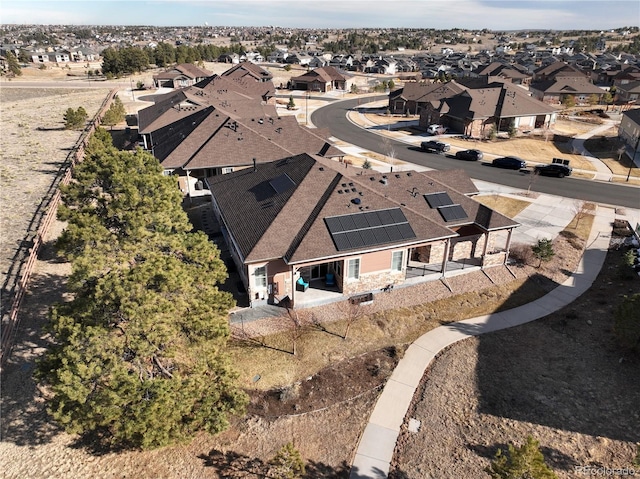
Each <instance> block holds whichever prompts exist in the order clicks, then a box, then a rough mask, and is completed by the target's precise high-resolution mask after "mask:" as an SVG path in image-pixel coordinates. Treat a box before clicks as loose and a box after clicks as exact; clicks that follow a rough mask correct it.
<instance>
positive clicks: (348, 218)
mask: <svg viewBox="0 0 640 479" xmlns="http://www.w3.org/2000/svg"><path fill="white" fill-rule="evenodd" d="M352 216H353V215H344V216H340V217H339V218H340V224H341V225H342V231H352V230H356V229H358V228H356V224H355V223H354V221H353V218H352Z"/></svg>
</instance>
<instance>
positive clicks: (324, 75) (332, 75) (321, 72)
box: [291, 66, 347, 83]
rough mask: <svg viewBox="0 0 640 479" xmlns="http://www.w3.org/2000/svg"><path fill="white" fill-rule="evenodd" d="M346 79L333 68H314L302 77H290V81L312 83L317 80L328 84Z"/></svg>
mask: <svg viewBox="0 0 640 479" xmlns="http://www.w3.org/2000/svg"><path fill="white" fill-rule="evenodd" d="M346 79H347V78H346V77H345V76H344V75H342V74H341V73H340V72H339V71H338V70H337V69H336V68H335V67H332V66H324V67H320V68H314V69H313V70H311V71H309V72H307V73H305V74H303V75H300V76H297V77H292V78H291V81H296V82H312V81H316V80H319V81H322V82H324V83H329V82H332V81H345V80H346Z"/></svg>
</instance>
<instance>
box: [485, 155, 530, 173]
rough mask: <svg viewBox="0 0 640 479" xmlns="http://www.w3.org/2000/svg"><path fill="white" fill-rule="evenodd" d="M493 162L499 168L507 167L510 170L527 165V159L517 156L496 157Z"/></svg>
mask: <svg viewBox="0 0 640 479" xmlns="http://www.w3.org/2000/svg"><path fill="white" fill-rule="evenodd" d="M491 164H492V165H493V166H497V167H498V168H507V169H509V170H521V169H522V168H524V167H525V166H527V164H526V163H525V161H524V160H523V159H521V158H518V157H517V156H503V157H502V158H496V159H495V160H493V161H492V162H491Z"/></svg>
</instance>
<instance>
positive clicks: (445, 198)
mask: <svg viewBox="0 0 640 479" xmlns="http://www.w3.org/2000/svg"><path fill="white" fill-rule="evenodd" d="M424 199H425V200H427V203H429V207H430V208H439V207H440V206H448V205H452V204H453V201H451V198H450V197H449V193H447V192H446V191H443V192H440V193H430V194H428V195H424Z"/></svg>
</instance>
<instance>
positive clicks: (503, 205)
mask: <svg viewBox="0 0 640 479" xmlns="http://www.w3.org/2000/svg"><path fill="white" fill-rule="evenodd" d="M474 199H475V200H476V201H478V202H479V203H482V204H483V205H485V206H488V207H489V208H491V209H492V210H495V211H497V212H498V213H502V214H503V215H505V216H508V217H509V218H513V217H514V216H516V215H517V214H518V213H520V212H521V211H522V210H524V209H525V208H526V207H527V206H529V205H530V204H531V202H530V201H525V200H519V199H516V198H509V197H507V196H500V195H486V196H476V197H474Z"/></svg>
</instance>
